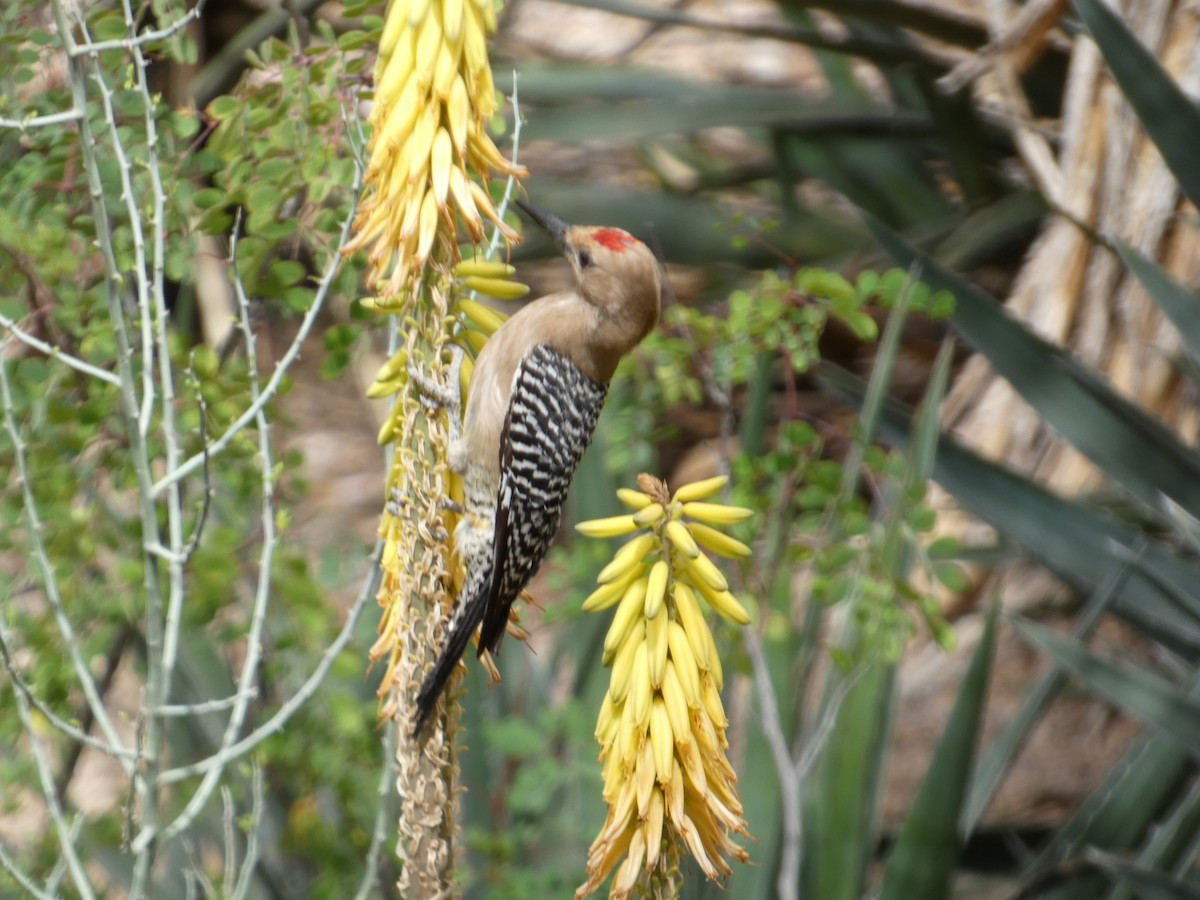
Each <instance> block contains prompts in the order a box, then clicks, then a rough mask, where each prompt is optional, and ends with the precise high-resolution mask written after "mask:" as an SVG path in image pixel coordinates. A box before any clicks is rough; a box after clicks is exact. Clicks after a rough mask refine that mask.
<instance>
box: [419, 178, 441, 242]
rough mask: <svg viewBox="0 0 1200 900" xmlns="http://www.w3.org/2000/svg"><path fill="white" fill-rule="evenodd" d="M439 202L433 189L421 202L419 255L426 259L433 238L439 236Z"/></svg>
mask: <svg viewBox="0 0 1200 900" xmlns="http://www.w3.org/2000/svg"><path fill="white" fill-rule="evenodd" d="M437 222H438V202H437V197H435V196H434V194H433V191H429V192H428V193H426V194H425V199H424V201H422V203H421V224H420V231H419V236H418V238H417V257H418V258H420V259H426V258H427V257H428V256H429V251H430V249H431V248H432V247H433V239H434V238H435V237H436V236H437Z"/></svg>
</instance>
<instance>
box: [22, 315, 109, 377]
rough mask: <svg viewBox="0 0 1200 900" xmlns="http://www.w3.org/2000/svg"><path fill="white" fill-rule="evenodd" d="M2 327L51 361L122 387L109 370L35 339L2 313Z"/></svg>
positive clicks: (37, 338)
mask: <svg viewBox="0 0 1200 900" xmlns="http://www.w3.org/2000/svg"><path fill="white" fill-rule="evenodd" d="M0 327H3V328H4V329H5V330H6V331H8V333H9V334H11V335H12V336H13V337H14V338H16V339H17V340H18V341H20V342H21V343H22V344H25V345H26V346H28V347H32V348H33V349H34V350H36V351H38V352H39V353H44V354H45V355H46V356H48V357H50V358H51V359H56V360H58V361H59V362H61V363H63V364H64V365H66V366H68V367H70V368H72V369H74V370H75V371H76V372H82V373H83V374H84V375H87V376H88V377H89V378H95V379H96V380H97V381H103V382H104V383H105V384H111V385H113V386H114V387H120V386H121V379H119V378H118V377H117V376H116V375H114V374H113V373H112V372H110V371H108V370H107V369H101V368H99V367H98V366H93V365H92V364H91V363H89V362H84V361H83V360H82V359H79V358H77V357H74V356H72V355H71V354H70V353H67V352H66V351H64V350H60V349H59V348H58V347H55V346H54V345H53V344H48V343H46V342H45V341H43V340H42V339H41V338H39V337H35V336H34V335H32V334H30V333H29V332H28V331H25V330H24V329H23V328H21V326H20V325H18V324H17V323H16V322H15V321H14V320H13V319H10V318H9V317H8V316H6V315H4V313H0Z"/></svg>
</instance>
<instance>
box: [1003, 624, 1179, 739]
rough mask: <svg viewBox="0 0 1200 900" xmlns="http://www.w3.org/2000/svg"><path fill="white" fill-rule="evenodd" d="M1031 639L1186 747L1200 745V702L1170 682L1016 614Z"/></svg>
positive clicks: (1027, 639) (1020, 627) (1026, 634)
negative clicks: (1117, 663) (1125, 664)
mask: <svg viewBox="0 0 1200 900" xmlns="http://www.w3.org/2000/svg"><path fill="white" fill-rule="evenodd" d="M1013 626H1014V627H1015V628H1016V629H1017V631H1018V632H1020V634H1021V636H1022V637H1024V638H1025V640H1026V641H1027V642H1028V643H1030V644H1033V645H1034V646H1035V647H1037V648H1038V649H1040V650H1041V651H1043V652H1044V653H1046V654H1047V655H1048V656H1050V657H1051V658H1052V659H1054V660H1055V662H1058V663H1059V664H1061V665H1063V666H1066V667H1067V668H1069V669H1070V670H1071V671H1073V672H1075V673H1076V674H1077V675H1079V676H1080V677H1081V678H1082V679H1083V680H1084V682H1085V683H1086V684H1087V685H1088V686H1089V687H1091V688H1093V689H1094V690H1095V691H1097V692H1098V693H1100V694H1102V695H1103V696H1104V697H1106V698H1107V699H1109V700H1110V701H1112V702H1113V703H1115V704H1116V705H1117V706H1119V707H1121V708H1122V709H1123V710H1125V711H1126V712H1127V713H1129V714H1130V715H1131V716H1134V717H1135V718H1137V719H1140V720H1141V721H1143V722H1145V723H1146V724H1147V725H1150V726H1151V727H1153V728H1156V729H1158V730H1159V731H1160V732H1161V733H1162V734H1164V735H1167V736H1168V737H1172V738H1174V739H1175V740H1176V741H1178V742H1179V743H1180V744H1181V745H1182V746H1183V747H1187V748H1193V749H1194V748H1196V747H1200V703H1197V702H1196V701H1195V700H1193V699H1191V698H1190V697H1188V695H1187V694H1186V693H1185V692H1184V691H1182V690H1180V689H1179V688H1178V687H1176V686H1175V685H1173V684H1171V683H1170V682H1169V681H1167V680H1165V679H1163V678H1160V677H1159V676H1157V675H1154V674H1152V673H1150V672H1147V671H1145V670H1142V669H1136V668H1133V667H1132V666H1118V665H1116V664H1115V663H1111V662H1109V661H1108V660H1105V659H1102V658H1100V657H1098V656H1096V655H1095V654H1093V653H1091V652H1090V651H1088V649H1087V648H1086V647H1084V645H1083V644H1081V643H1080V642H1079V641H1076V640H1074V639H1072V638H1068V637H1063V636H1062V635H1060V634H1057V633H1056V632H1054V631H1051V630H1050V629H1048V628H1045V627H1044V626H1041V625H1036V624H1034V623H1033V622H1029V621H1024V620H1021V619H1014V620H1013Z"/></svg>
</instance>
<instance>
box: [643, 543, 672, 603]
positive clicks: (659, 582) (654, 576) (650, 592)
mask: <svg viewBox="0 0 1200 900" xmlns="http://www.w3.org/2000/svg"><path fill="white" fill-rule="evenodd" d="M647 537H649V535H647ZM670 574H671V567H670V566H668V565H667V561H666V560H665V559H660V560H659V561H658V562H656V563H655V564H654V565H653V566H651V567H650V580H649V583H648V584H647V586H646V607H645V611H644V615H645V616H646V618H647V619H653V618H654V617H655V616H657V615H658V614H659V613H660V612H661V611H662V606H663V598H664V597H666V595H667V578H668V576H669V575H670Z"/></svg>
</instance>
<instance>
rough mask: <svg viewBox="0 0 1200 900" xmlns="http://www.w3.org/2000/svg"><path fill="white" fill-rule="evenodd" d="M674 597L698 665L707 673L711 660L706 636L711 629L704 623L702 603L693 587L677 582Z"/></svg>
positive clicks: (680, 619)
mask: <svg viewBox="0 0 1200 900" xmlns="http://www.w3.org/2000/svg"><path fill="white" fill-rule="evenodd" d="M673 596H674V598H675V614H676V615H677V616H678V619H679V624H680V626H681V627H682V628H683V630H684V633H685V634H687V639H688V643H689V644H690V645H691V647H692V654H693V655H694V656H695V658H696V664H697V665H698V666H699V667H700V668H701V669H704V670H706V671H707V669H708V668H709V659H708V638H707V637H706V635H707V634H708V633H709V629H708V623H707V622H705V621H704V613H703V612H702V611H701V609H700V601H698V600H697V599H696V594H695V592H694V591H693V590H692V588H691V586H690V585H686V584H684V583H682V582H680V581H677V582H675V591H674V594H673Z"/></svg>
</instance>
